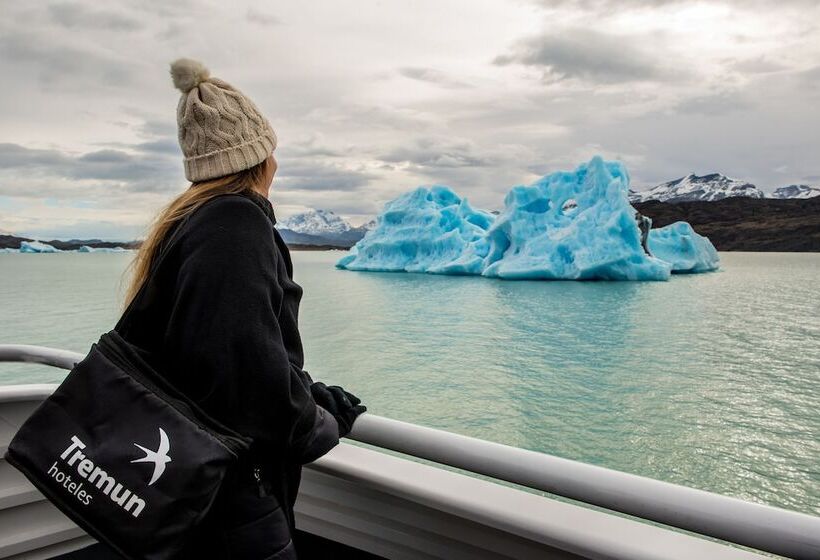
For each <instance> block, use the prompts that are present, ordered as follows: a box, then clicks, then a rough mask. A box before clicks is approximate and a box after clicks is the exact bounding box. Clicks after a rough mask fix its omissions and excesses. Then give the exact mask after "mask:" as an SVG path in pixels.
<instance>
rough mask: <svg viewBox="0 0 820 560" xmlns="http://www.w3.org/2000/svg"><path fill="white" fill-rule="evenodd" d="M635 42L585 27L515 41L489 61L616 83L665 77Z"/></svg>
mask: <svg viewBox="0 0 820 560" xmlns="http://www.w3.org/2000/svg"><path fill="white" fill-rule="evenodd" d="M635 43H638V41H637V40H636V38H634V37H621V36H617V35H612V34H609V33H603V32H599V31H593V30H589V29H565V30H561V31H558V32H556V31H549V32H545V33H544V34H543V35H539V36H536V37H531V38H528V39H525V40H523V41H521V42H519V43H518V45H516V46H515V47H514V48H513V49H512V52H511V53H509V54H505V55H500V56H498V57H496V59H495V60H494V61H493V62H494V63H495V64H497V65H507V64H523V65H525V66H532V67H536V68H540V69H543V70H544V71H545V73H546V75H547V76H548V77H551V78H555V79H564V78H578V79H582V80H588V81H592V82H603V83H618V82H632V81H645V80H655V79H658V78H663V77H668V74H667V72H666V71H665V70H664V69H663V67H662V66H661V64H660V62H659V61H658V60H656V59H655V58H654V57H653V56H652V55H650V54H649V52H648V51H645V50H643V49H641V48H638V47H637V46H635Z"/></svg>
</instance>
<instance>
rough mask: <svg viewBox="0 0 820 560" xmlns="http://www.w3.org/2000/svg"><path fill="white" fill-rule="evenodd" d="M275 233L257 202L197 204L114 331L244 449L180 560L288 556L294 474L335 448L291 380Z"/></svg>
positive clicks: (298, 383) (288, 276)
mask: <svg viewBox="0 0 820 560" xmlns="http://www.w3.org/2000/svg"><path fill="white" fill-rule="evenodd" d="M275 223H276V218H275V216H274V212H273V207H272V205H271V203H270V201H268V200H267V199H266V198H265V197H263V196H262V195H259V194H257V193H248V194H242V195H221V196H218V197H216V198H215V199H212V200H210V201H208V202H206V203H205V204H203V205H202V206H201V207H200V208H198V209H197V210H195V211H194V212H193V214H192V215H191V216H190V218H189V219H188V220H187V222H185V223H183V224H182V225H181V226H179V233H178V235H177V236H176V237H175V239H174V241H173V245H172V246H169V247H168V253H167V255H166V257H165V259H164V260H163V261H162V263H161V265H160V266H159V268H158V269H157V270H156V272H155V274H154V276H153V277H152V280H151V282H150V283H149V284H148V285H147V286H146V289H145V293H144V297H142V298H140V299H139V300H138V301H137V302H135V305H134V306H133V311H132V312H131V313H130V314H129V316H128V318H127V320H126V321H124V322H123V321H121V322H120V324H118V325H117V327H116V329H117V331H118V332H120V334H121V335H122V336H123V337H124V338H125V339H126V340H128V341H129V342H131V343H133V344H135V345H137V346H139V347H140V348H142V349H144V350H145V351H146V359H148V360H149V361H150V362H152V364H153V365H154V367H155V368H156V369H157V371H159V372H161V373H163V374H164V375H165V376H166V377H167V378H168V380H169V381H170V382H171V383H172V384H173V385H175V386H176V387H177V388H178V389H179V390H181V391H182V392H183V393H185V394H186V395H187V396H188V397H189V398H191V399H193V400H194V401H196V402H197V404H199V405H200V407H201V408H202V409H203V410H205V412H207V413H208V414H210V415H211V416H213V417H214V418H215V419H217V420H219V421H220V422H222V423H224V424H225V425H227V426H229V427H231V428H233V429H234V430H236V431H238V432H240V433H241V434H243V435H246V436H250V437H251V438H253V439H254V445H253V448H252V452H251V453H250V454H249V455H248V457H247V458H246V459H245V460H244V461H243V463H242V464H241V465H240V466H239V467H238V468H237V469H235V472H234V473H233V474H232V475H231V477H230V478H229V480H227V481H226V483H225V484H224V485H223V489H222V490H221V491H220V496H219V497H218V499H217V502H216V504H215V505H214V507H213V509H212V511H211V513H209V515H208V517H207V519H206V521H205V522H204V523H203V525H202V527H201V528H200V529H198V530H197V534H196V535H194V536H193V538H192V543H191V549H190V550H189V551H188V552H186V553H185V554H184V555H183V557H186V558H187V557H191V558H194V557H203V558H204V557H210V558H218V557H226V558H228V557H230V558H234V557H237V558H268V557H271V558H295V553H294V552H293V547H292V544H288V543H289V542H290V539H291V535H292V533H293V526H294V521H293V505H294V502H295V500H296V494H297V491H298V487H299V480H300V475H301V466H302V465H303V464H304V463H308V462H310V461H313V460H314V459H316V458H318V457H320V456H321V455H323V454H325V453H327V452H328V451H329V450H330V449H331V448H332V447H333V446H335V445H336V444H337V443H338V441H339V433H338V425H337V423H336V420H335V419H334V418H333V416H331V415H330V414H329V413H328V412H326V411H325V410H324V409H322V408H321V407H319V406H317V405H316V403H315V402H314V400H313V398H312V397H311V393H310V384H311V383H312V380H311V378H310V376H309V375H308V373H307V372H305V371H303V370H302V367H303V363H304V356H303V352H302V342H301V339H300V336H299V329H298V325H297V322H298V313H299V301H300V299H301V297H302V288H301V287H300V286H299V285H298V284H296V283H295V282H294V281H293V266H292V263H291V259H290V253H289V251H288V248H287V246H286V245H285V243H284V241H283V240H282V237H281V236H280V235H279V233H278V232H277V231H276V229H275V228H274V227H273V226H274V224H275ZM169 237H170V236H169ZM123 323H124V324H123ZM254 471H257V473H258V474H260V478H261V479H262V481H263V483H262V486H261V487H260V486H259V485H258V484H257V482H256V476H255V474H254ZM280 549H282V552H281V553H280V554H276V555H275V556H272V555H273V554H274V553H275V552H276V551H279V550H280ZM217 551H221V552H220V553H217Z"/></svg>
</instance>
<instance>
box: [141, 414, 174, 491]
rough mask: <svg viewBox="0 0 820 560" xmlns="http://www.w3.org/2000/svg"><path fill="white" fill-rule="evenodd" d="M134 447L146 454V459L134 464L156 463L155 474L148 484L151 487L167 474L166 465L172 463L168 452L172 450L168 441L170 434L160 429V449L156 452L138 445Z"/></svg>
mask: <svg viewBox="0 0 820 560" xmlns="http://www.w3.org/2000/svg"><path fill="white" fill-rule="evenodd" d="M134 445H136V446H137V447H139V448H140V449H141V450H142V452H143V453H145V457H141V458H139V459H134V460H133V461H131V462H132V463H154V473H153V474H152V475H151V481H150V482H149V483H148V486H151V485H152V484H153V483H155V482H156V481H157V480H159V477H161V476H162V473H164V472H165V463H170V462H171V458H170V457H169V456H168V451H170V450H171V442H170V441H168V434H166V433H165V430H163V429H162V428H160V429H159V448H158V449H157V450H156V451H151V450H150V449H146V448H145V447H143V446H141V445H140V444H138V443H135V444H134Z"/></svg>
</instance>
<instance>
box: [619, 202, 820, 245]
mask: <svg viewBox="0 0 820 560" xmlns="http://www.w3.org/2000/svg"><path fill="white" fill-rule="evenodd" d="M633 206H634V207H635V208H636V209H637V210H638V211H639V212H640V213H641V214H643V215H645V216H649V217H650V218H652V227H653V228H655V227H663V226H666V225H669V224H671V223H673V222H677V221H685V222H689V223H690V224H691V225H692V227H693V228H695V231H697V232H698V233H699V234H701V235H705V236H706V237H708V238H709V239H710V240H711V241H712V243H713V244H714V245H715V247H716V248H717V249H718V250H719V251H787V252H820V197H814V198H807V199H785V200H778V199H771V198H749V197H733V198H724V199H722V200H716V201H712V202H707V201H690V202H659V201H657V200H651V201H648V202H640V203H633Z"/></svg>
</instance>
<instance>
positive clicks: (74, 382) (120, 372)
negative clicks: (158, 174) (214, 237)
mask: <svg viewBox="0 0 820 560" xmlns="http://www.w3.org/2000/svg"><path fill="white" fill-rule="evenodd" d="M180 229H181V227H177V229H176V230H175V232H174V235H172V236H171V238H170V239H169V241H168V243H167V244H166V245H165V247H164V248H163V250H162V251H161V252H160V254H159V257H158V258H157V259H156V262H155V263H154V266H153V267H152V269H151V275H152V276H153V274H156V271H157V269H158V268H159V264H160V263H161V261H162V259H163V257H164V256H165V255H166V254H167V252H168V249H169V247H170V246H171V242H172V241H173V240H174V238H175V237H176V235H177V233H178V232H179V230H180ZM147 285H148V282H147V281H146V282H145V283H144V284H143V287H142V289H141V290H140V292H139V293H138V294H137V295H136V296H135V297H134V299H133V301H132V302H131V304H130V305H129V307H128V309H126V311H125V313H124V314H123V319H124V318H125V317H126V316H127V315H128V313H129V311H130V310H131V309H132V308H133V306H134V302H136V301H137V299H139V298H140V297H142V296H143V295H144V292H145V287H146V286H147ZM123 319H121V320H120V323H122V321H123ZM249 446H250V440H249V439H248V438H245V437H242V436H240V435H239V434H237V433H235V432H233V431H232V430H230V429H229V428H227V427H225V426H223V425H221V424H220V423H218V422H217V421H215V420H213V419H212V418H209V417H208V416H207V415H206V414H205V413H204V412H203V411H202V410H200V409H199V408H198V407H197V406H196V404H194V403H193V402H191V401H190V400H189V399H187V398H186V397H185V396H184V395H183V394H181V393H180V392H179V391H177V390H176V389H174V387H173V386H171V384H170V383H168V382H167V381H166V380H165V378H164V377H163V376H162V375H160V374H159V373H158V372H156V371H154V370H153V369H152V368H151V366H150V365H149V364H148V363H147V362H146V361H145V360H144V359H143V358H142V357H141V356H140V352H139V349H138V348H136V347H135V346H133V345H131V344H130V343H128V342H127V341H125V340H124V339H123V338H122V337H121V336H120V335H119V334H118V332H117V331H116V330H112V331H110V332H108V333H105V334H103V335H102V336H101V337H100V339H99V341H98V342H96V343H95V344H92V346H91V350H90V351H89V353H88V355H87V356H86V357H85V358H84V359H83V360H82V361H80V362H79V363H77V364H76V365H75V366H74V368H73V369H72V370H71V371H70V372H69V374H68V375H67V376H66V378H65V380H64V381H63V382H62V383H61V384H60V386H59V387H58V388H57V389H56V390H55V391H54V393H53V394H52V395H51V396H49V397H48V398H47V399H46V400H45V401H44V402H43V403H42V404H41V405H40V406H39V407H38V408H37V409H36V410H35V411H34V413H33V414H32V415H31V417H29V418H28V420H26V422H25V423H24V424H23V426H22V427H21V428H20V430H19V431H18V432H17V435H16V436H15V437H14V439H13V440H12V441H11V443H10V444H9V447H8V450H7V451H6V454H5V458H6V460H7V461H8V462H9V463H11V464H12V465H14V466H15V467H16V468H18V469H19V470H20V471H22V472H23V473H24V474H25V475H26V477H28V479H29V480H30V481H31V482H32V483H33V484H34V485H35V486H36V487H37V488H38V489H39V490H40V491H41V492H42V493H43V494H45V496H46V497H47V498H48V499H49V500H50V501H51V502H52V503H53V504H55V505H56V506H57V507H58V508H59V509H60V510H61V511H62V512H63V513H65V514H66V515H67V516H68V517H69V518H71V520H72V521H74V522H75V523H77V525H79V526H80V527H82V528H83V529H84V530H85V531H87V532H88V533H89V534H91V535H92V536H93V537H95V538H96V539H98V540H99V541H102V542H104V543H106V544H108V545H109V546H111V547H112V548H114V549H115V550H116V551H117V552H119V553H120V554H122V555H123V556H125V557H126V558H134V559H137V558H139V559H151V560H163V559H167V558H172V557H173V556H174V554H175V553H177V552H178V551H179V550H180V549H181V548H182V547H183V545H184V544H185V541H186V539H187V538H188V537H189V536H190V534H191V529H192V528H193V527H194V526H195V525H196V524H197V523H198V522H200V521H201V520H202V518H203V517H204V516H205V514H206V513H207V512H208V510H209V508H210V507H211V505H212V504H213V501H214V498H215V497H216V494H217V491H218V490H219V487H220V485H221V484H222V481H223V479H224V477H225V474H226V472H227V470H228V469H229V468H230V467H231V465H232V464H234V463H235V462H236V461H237V459H238V457H239V455H240V454H242V453H243V452H245V451H246V450H247V449H248V448H249Z"/></svg>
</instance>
